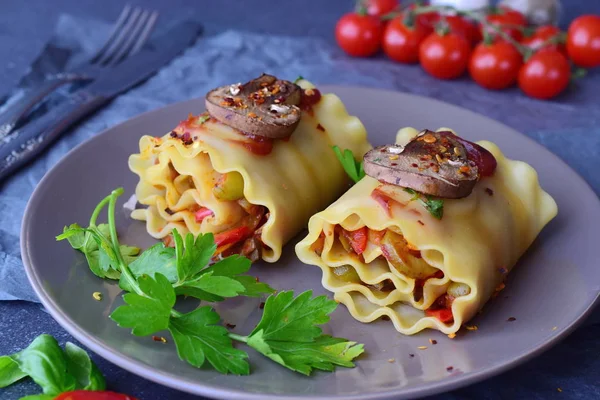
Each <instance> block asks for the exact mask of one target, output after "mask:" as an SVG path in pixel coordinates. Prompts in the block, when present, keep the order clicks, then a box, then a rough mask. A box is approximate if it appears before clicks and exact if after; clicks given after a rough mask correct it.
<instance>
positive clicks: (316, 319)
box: [246, 291, 363, 375]
mask: <svg viewBox="0 0 600 400" xmlns="http://www.w3.org/2000/svg"><path fill="white" fill-rule="evenodd" d="M336 307H337V303H336V302H335V301H333V300H329V299H327V298H326V297H325V296H317V297H315V298H312V291H307V292H304V293H302V294H300V295H299V296H298V297H295V298H294V292H292V291H287V292H281V293H279V294H277V295H272V296H270V297H269V298H268V299H267V302H266V304H265V307H264V311H263V316H262V318H261V320H260V322H259V324H258V325H257V326H256V328H255V329H254V330H253V331H252V333H251V334H250V336H249V337H248V338H247V339H246V343H247V344H248V345H249V346H250V347H252V348H254V349H256V350H257V351H259V352H260V353H262V354H264V355H265V356H267V357H269V358H270V359H272V360H273V361H275V362H277V363H279V364H281V365H283V366H284V367H286V368H289V369H291V370H293V371H297V372H300V373H302V374H305V375H309V374H310V373H311V371H312V370H313V369H315V368H316V369H321V370H324V371H333V370H334V368H335V366H336V365H339V366H342V367H353V366H354V364H353V363H352V360H353V359H354V358H356V357H357V356H358V355H360V354H361V353H362V352H363V345H362V344H356V343H355V342H350V341H347V340H346V339H341V338H334V337H331V336H328V335H323V334H322V330H321V328H319V327H318V325H321V324H324V323H326V322H328V321H329V314H330V313H331V312H333V310H335V309H336Z"/></svg>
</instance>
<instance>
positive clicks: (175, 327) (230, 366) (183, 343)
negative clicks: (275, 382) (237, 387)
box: [169, 306, 250, 375]
mask: <svg viewBox="0 0 600 400" xmlns="http://www.w3.org/2000/svg"><path fill="white" fill-rule="evenodd" d="M219 320H220V317H219V314H217V313H216V312H214V311H213V310H212V309H211V308H210V307H208V306H205V307H200V308H198V309H196V310H194V311H192V312H190V313H187V314H184V315H182V316H181V317H178V318H174V317H172V318H171V320H170V322H169V331H170V332H171V335H172V336H173V340H174V341H175V345H176V346H177V354H178V355H179V358H180V359H182V360H184V361H187V362H188V363H190V364H191V365H193V366H195V367H198V368H199V367H201V366H202V365H203V364H204V362H205V360H208V362H209V363H210V364H211V365H212V366H213V367H214V368H215V369H216V370H217V371H219V372H221V373H223V374H226V373H229V372H231V373H233V374H236V375H248V374H249V373H250V367H249V365H248V362H247V361H246V359H247V358H248V355H247V354H246V353H245V352H243V351H241V350H238V349H235V348H234V347H233V345H232V343H231V339H230V338H229V336H228V331H227V329H225V328H224V327H222V326H220V325H216V324H218V323H219Z"/></svg>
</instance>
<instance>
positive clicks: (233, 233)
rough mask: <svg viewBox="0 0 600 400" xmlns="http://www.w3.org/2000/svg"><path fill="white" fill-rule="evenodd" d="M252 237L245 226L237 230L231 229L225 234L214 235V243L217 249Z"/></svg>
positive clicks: (249, 230)
mask: <svg viewBox="0 0 600 400" xmlns="http://www.w3.org/2000/svg"><path fill="white" fill-rule="evenodd" d="M250 236H252V230H251V229H250V228H248V227H247V226H245V225H242V226H240V227H238V228H233V229H230V230H228V231H225V232H221V233H217V234H216V235H215V243H216V244H217V247H221V246H225V245H226V244H231V243H237V242H239V241H241V240H244V239H246V238H249V237H250Z"/></svg>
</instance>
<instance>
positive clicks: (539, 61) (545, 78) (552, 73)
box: [519, 49, 571, 99]
mask: <svg viewBox="0 0 600 400" xmlns="http://www.w3.org/2000/svg"><path fill="white" fill-rule="evenodd" d="M570 77H571V69H570V66H569V61H567V59H566V58H565V56H563V55H562V54H561V53H560V52H559V51H557V50H552V49H547V50H540V51H538V52H537V53H535V54H534V55H533V56H532V57H531V58H530V59H529V60H528V61H527V62H526V63H525V64H524V65H523V67H521V70H520V71H519V87H520V88H521V90H522V91H523V92H525V94H527V95H528V96H530V97H535V98H537V99H549V98H552V97H554V96H556V95H558V94H559V93H561V92H562V91H563V90H565V89H566V88H567V86H568V85H569V80H570Z"/></svg>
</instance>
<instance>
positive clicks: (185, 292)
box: [175, 286, 225, 303]
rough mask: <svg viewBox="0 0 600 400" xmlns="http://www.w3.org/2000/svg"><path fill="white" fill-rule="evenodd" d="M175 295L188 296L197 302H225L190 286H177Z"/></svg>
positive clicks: (218, 297)
mask: <svg viewBox="0 0 600 400" xmlns="http://www.w3.org/2000/svg"><path fill="white" fill-rule="evenodd" d="M175 294H176V295H177V296H190V297H194V298H196V299H198V300H204V301H210V302H215V303H216V302H219V301H223V300H225V298H224V297H221V296H217V295H214V294H211V293H208V292H205V291H204V290H201V289H198V288H195V287H192V286H178V287H176V288H175Z"/></svg>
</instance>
